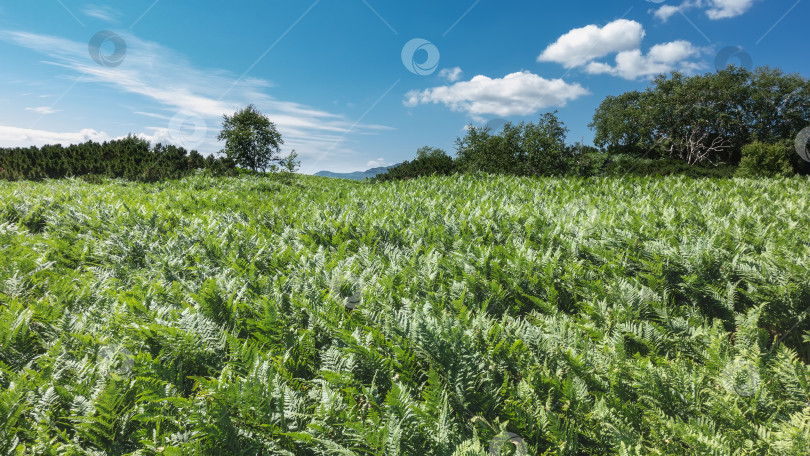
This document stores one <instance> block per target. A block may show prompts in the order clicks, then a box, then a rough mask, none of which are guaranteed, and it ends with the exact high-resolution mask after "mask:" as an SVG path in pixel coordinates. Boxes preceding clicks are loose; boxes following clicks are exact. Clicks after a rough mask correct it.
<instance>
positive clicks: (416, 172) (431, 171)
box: [372, 146, 456, 182]
mask: <svg viewBox="0 0 810 456" xmlns="http://www.w3.org/2000/svg"><path fill="white" fill-rule="evenodd" d="M455 171H456V166H455V162H454V161H453V158H452V157H450V156H449V155H447V153H446V152H445V151H443V150H442V149H437V148H432V147H427V146H426V147H422V148H420V149H419V150H418V151H417V152H416V159H414V160H413V161H410V162H409V161H404V162H402V163H401V164H400V165H399V166H396V167H394V168H390V169H389V170H388V171H387V172H385V173H383V174H378V175H377V176H375V177H374V179H372V180H373V181H375V182H385V181H390V180H402V179H413V178H417V177H420V176H433V175H438V176H449V175H450V174H453V173H454V172H455Z"/></svg>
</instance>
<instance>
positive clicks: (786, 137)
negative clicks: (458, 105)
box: [375, 66, 810, 181]
mask: <svg viewBox="0 0 810 456" xmlns="http://www.w3.org/2000/svg"><path fill="white" fill-rule="evenodd" d="M809 122H810V81H809V80H808V79H805V78H803V77H801V76H800V75H795V74H785V73H783V72H782V71H781V70H778V69H771V68H768V67H760V68H756V69H755V70H753V71H751V70H747V69H745V68H739V67H736V66H729V67H727V68H726V69H724V70H722V71H718V72H716V73H709V74H703V75H696V76H691V77H687V76H684V75H683V74H681V73H678V72H675V73H672V74H670V75H668V76H667V75H660V76H658V77H657V78H655V79H654V80H653V81H652V83H651V84H650V85H649V86H648V87H647V88H646V89H645V90H643V91H638V90H635V91H630V92H626V93H623V94H621V95H618V96H608V97H607V98H605V99H604V100H603V101H602V103H601V104H600V105H599V107H598V108H597V109H596V111H595V113H594V116H593V119H592V121H591V123H590V124H589V127H590V128H591V129H593V130H594V132H595V134H594V145H595V146H596V148H594V147H590V146H581V145H571V144H566V134H567V133H568V129H567V128H566V127H565V125H564V124H563V122H562V121H561V120H559V119H558V118H557V115H556V111H555V112H553V113H546V114H543V115H542V116H541V117H540V119H539V120H538V122H537V123H532V122H529V123H525V122H521V123H519V124H517V125H514V124H506V126H505V127H504V128H503V130H502V131H501V132H498V133H495V132H493V131H491V130H489V129H488V128H486V127H477V126H473V125H471V126H469V127H468V128H467V133H466V135H465V136H464V137H462V138H458V139H457V140H456V144H455V146H456V157H455V158H452V157H450V156H449V155H447V153H446V152H444V151H442V150H440V149H435V148H430V147H425V148H422V149H420V150H419V151H418V154H417V157H416V158H415V159H414V160H412V161H406V162H403V163H402V164H401V165H400V166H398V167H396V168H392V169H391V170H389V171H388V173H386V174H383V175H379V176H377V178H376V179H375V180H377V181H386V180H392V179H409V178H414V177H418V176H421V175H429V174H452V173H455V172H462V173H464V172H487V173H493V174H516V175H522V176H550V175H578V176H591V175H596V174H607V175H625V174H628V173H631V174H643V175H650V174H656V175H669V174H688V175H692V176H696V177H701V176H714V177H722V176H726V177H730V176H734V175H736V176H742V177H746V176H782V175H791V174H810V163H808V162H806V161H804V160H802V159H801V157H800V156H799V155H798V154H797V153H796V152H795V147H794V139H795V138H796V137H797V135H798V134H799V132H800V131H801V130H802V129H804V128H805V127H808V125H810V123H809Z"/></svg>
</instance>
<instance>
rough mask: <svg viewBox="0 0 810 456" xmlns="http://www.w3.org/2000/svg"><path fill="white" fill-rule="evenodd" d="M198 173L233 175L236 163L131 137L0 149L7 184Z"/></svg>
mask: <svg viewBox="0 0 810 456" xmlns="http://www.w3.org/2000/svg"><path fill="white" fill-rule="evenodd" d="M197 169H203V170H206V172H209V173H211V174H214V175H233V174H236V173H237V168H236V164H235V163H234V162H233V160H230V159H228V158H215V157H213V156H210V155H209V156H207V157H203V156H202V155H200V154H199V153H198V152H197V151H191V152H189V151H187V150H186V149H184V148H182V147H176V146H171V145H170V146H164V145H162V144H157V145H155V146H154V147H151V146H150V144H149V142H148V141H146V140H143V139H140V138H137V137H134V136H129V137H127V138H124V139H119V140H113V141H108V142H104V143H96V142H93V141H88V142H86V143H83V144H74V145H70V146H67V147H63V146H61V145H46V146H43V147H27V148H14V149H0V179H5V180H11V181H16V180H40V179H61V178H65V177H80V178H83V179H85V180H88V181H91V182H94V181H98V180H102V179H104V178H113V179H114V178H122V179H127V180H131V181H139V182H157V181H162V180H166V179H179V178H182V177H184V176H186V175H189V174H191V173H193V172H194V171H195V170H197Z"/></svg>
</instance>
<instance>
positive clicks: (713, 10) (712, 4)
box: [654, 0, 756, 22]
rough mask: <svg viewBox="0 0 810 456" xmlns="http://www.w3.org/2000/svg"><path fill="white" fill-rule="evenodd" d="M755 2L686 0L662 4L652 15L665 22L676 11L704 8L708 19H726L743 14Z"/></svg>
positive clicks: (742, 0)
mask: <svg viewBox="0 0 810 456" xmlns="http://www.w3.org/2000/svg"><path fill="white" fill-rule="evenodd" d="M755 2H756V0H686V1H684V2H682V3H681V4H680V5H678V6H674V5H662V6H661V7H659V8H658V9H657V10H655V13H654V15H655V17H657V18H658V19H660V20H662V21H664V22H666V21H667V20H668V19H669V18H670V17H672V16H673V15H675V14H676V13H679V12H685V11H687V10H691V9H702V10H705V12H706V16H707V17H708V18H709V19H712V20H718V19H728V18H732V17H737V16H741V15H743V14H745V13H746V12H748V10H750V9H751V7H752V6H754V3H755Z"/></svg>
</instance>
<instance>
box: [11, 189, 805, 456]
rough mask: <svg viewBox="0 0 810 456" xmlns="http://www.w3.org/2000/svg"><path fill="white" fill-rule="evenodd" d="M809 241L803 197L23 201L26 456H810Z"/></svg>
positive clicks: (46, 194)
mask: <svg viewBox="0 0 810 456" xmlns="http://www.w3.org/2000/svg"><path fill="white" fill-rule="evenodd" d="M807 226H810V180H808V179H807V178H802V177H793V178H790V179H786V178H783V179H762V180H745V179H723V180H706V179H703V180H692V179H688V178H685V177H682V176H680V177H664V178H659V179H643V178H635V177H628V178H625V179H616V178H591V179H568V178H566V179H557V178H546V179H529V178H517V177H507V176H488V175H480V174H468V175H461V176H451V177H432V178H423V179H417V180H409V181H398V182H387V183H379V184H368V183H355V182H350V181H343V180H332V179H323V178H314V177H306V178H303V179H301V180H300V181H299V183H298V184H296V185H295V186H286V185H283V184H281V183H280V182H276V181H275V180H273V179H267V178H258V177H251V176H247V177H241V178H223V179H213V178H210V177H206V176H192V177H188V178H185V179H182V180H178V181H172V182H164V183H159V184H154V185H145V184H138V183H132V182H127V181H120V180H119V181H110V182H107V183H105V184H104V185H102V186H98V185H89V184H87V183H84V182H82V181H80V180H75V179H73V180H62V181H45V182H38V183H31V182H19V183H8V182H0V453H2V454H65V455H102V454H109V455H123V454H133V455H158V454H159V455H181V454H204V455H224V454H229V455H237V454H238V455H270V454H288V455H321V454H323V455H325V454H330V455H331V454H343V455H350V454H363V455H366V454H369V455H396V454H403V455H414V454H424V455H488V454H498V452H499V451H503V454H507V451H513V453H514V454H560V455H581V454H621V455H631V454H633V455H649V454H690V455H691V454H701V455H702V454H716V455H726V454H729V455H730V454H759V455H766V454H779V455H788V454H792V455H802V454H809V453H810V444H809V443H808V439H809V436H808V432H810V431H809V429H810V386H809V384H808V379H810V368H809V367H808V358H809V357H810V353H808V344H807V342H808V329H810V324H809V323H808V321H810V318H808V316H807V311H808V305H810V275H809V274H808V267H807V265H808V264H810V239H809V238H808V236H807V233H806V227H807ZM507 440H508V442H507ZM512 444H513V445H512ZM524 450H525V453H522V452H523V451H524Z"/></svg>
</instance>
